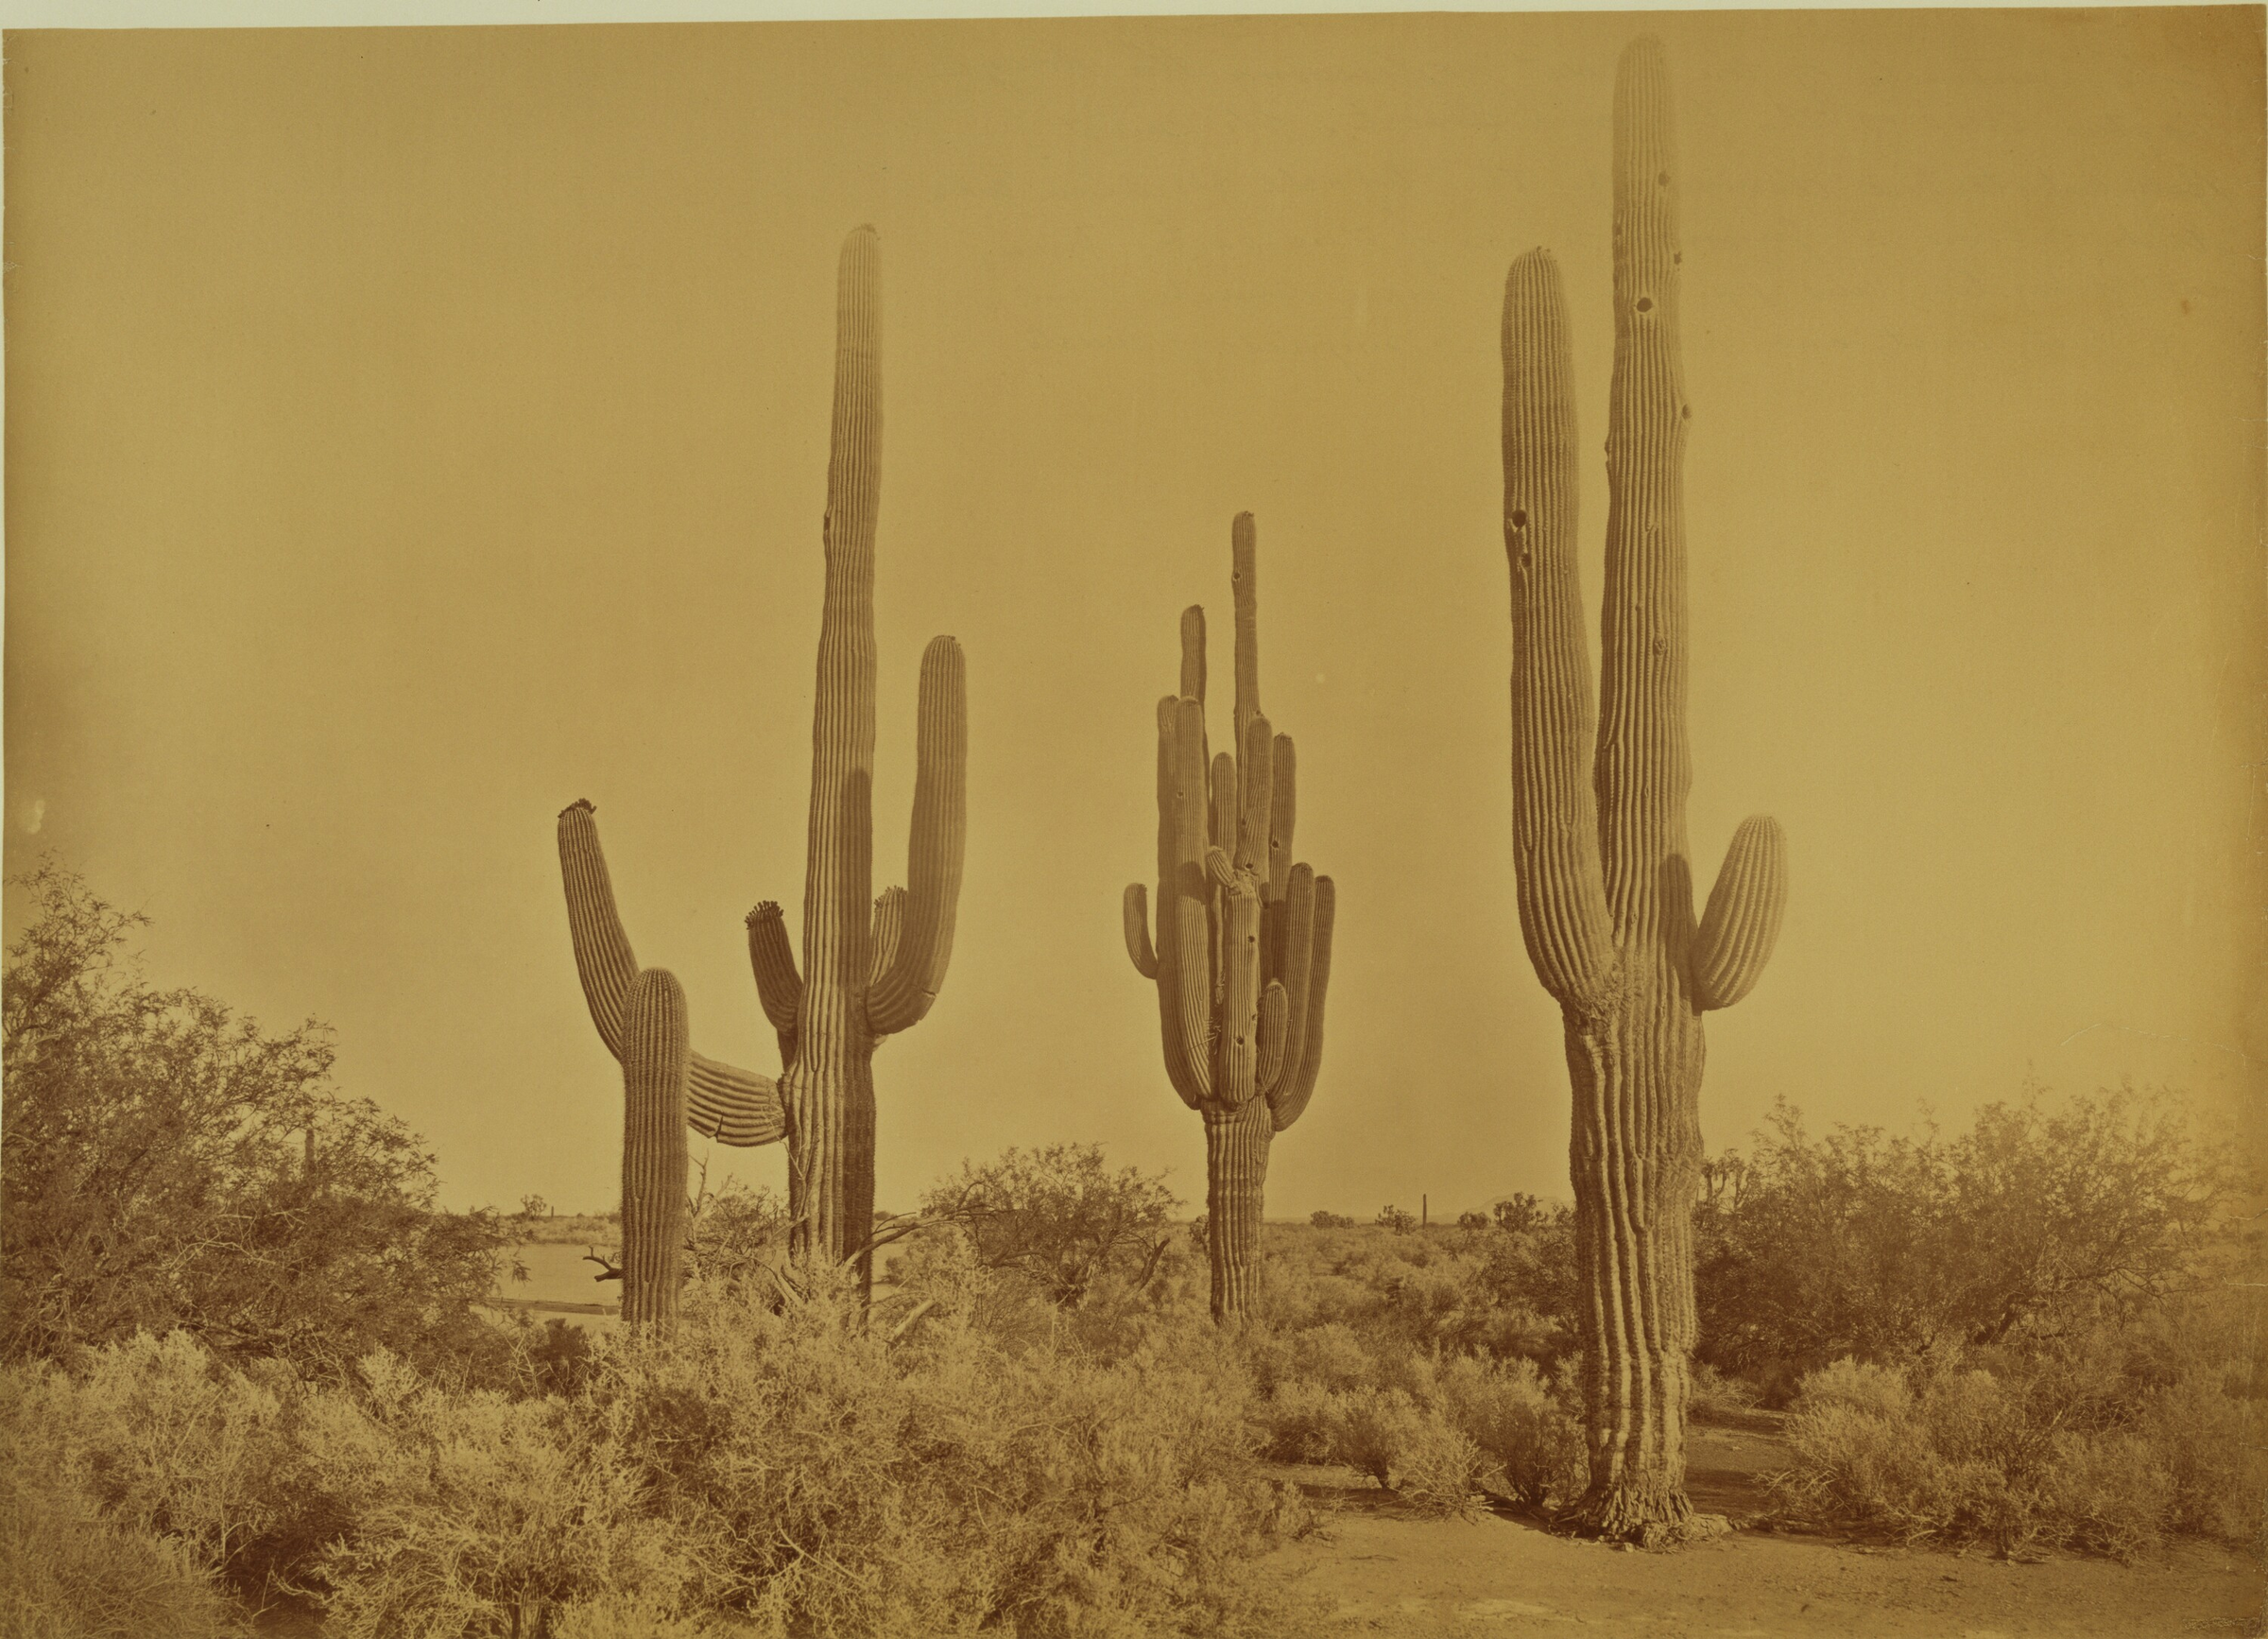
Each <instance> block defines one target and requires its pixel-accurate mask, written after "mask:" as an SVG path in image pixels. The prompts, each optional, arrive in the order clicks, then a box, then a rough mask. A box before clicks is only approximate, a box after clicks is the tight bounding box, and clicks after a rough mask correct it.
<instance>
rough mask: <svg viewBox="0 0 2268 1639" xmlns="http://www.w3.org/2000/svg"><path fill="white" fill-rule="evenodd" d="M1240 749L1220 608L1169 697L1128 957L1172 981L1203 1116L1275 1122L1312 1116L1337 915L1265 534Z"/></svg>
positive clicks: (1185, 1086) (1178, 1052) (1192, 615)
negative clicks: (1221, 727) (1209, 648)
mask: <svg viewBox="0 0 2268 1639" xmlns="http://www.w3.org/2000/svg"><path fill="white" fill-rule="evenodd" d="M1231 549H1232V585H1233V588H1234V593H1235V618H1236V673H1235V676H1236V701H1235V712H1234V716H1233V719H1232V721H1233V723H1234V728H1235V736H1236V747H1237V749H1236V750H1235V751H1234V752H1230V751H1222V752H1220V753H1219V754H1218V755H1213V754H1211V750H1210V747H1209V745H1208V742H1207V738H1206V731H1205V672H1206V667H1205V612H1204V610H1203V609H1202V608H1201V607H1197V606H1194V605H1193V606H1192V607H1191V608H1189V609H1187V610H1185V611H1184V612H1182V615H1181V688H1180V692H1179V693H1178V694H1176V695H1169V696H1167V697H1166V698H1165V699H1161V700H1160V701H1159V702H1158V931H1157V939H1156V941H1155V942H1154V943H1153V941H1152V940H1151V936H1150V918H1149V909H1148V904H1147V893H1146V890H1145V889H1144V888H1143V885H1142V884H1141V883H1139V882H1138V883H1134V884H1132V885H1130V886H1129V887H1128V888H1127V889H1126V892H1125V935H1126V950H1127V954H1128V955H1129V956H1130V957H1132V958H1133V961H1134V966H1135V968H1136V969H1137V970H1138V971H1139V972H1140V973H1141V974H1142V975H1143V977H1144V978H1150V979H1155V980H1156V981H1157V984H1158V998H1159V1013H1160V1026H1161V1028H1162V1031H1163V1036H1164V1043H1165V1067H1166V1075H1167V1077H1168V1078H1169V1079H1170V1080H1171V1081H1172V1082H1173V1084H1174V1090H1175V1091H1176V1092H1177V1093H1178V1094H1179V1095H1180V1096H1181V1098H1182V1101H1183V1102H1184V1103H1186V1104H1188V1105H1189V1106H1190V1107H1191V1108H1192V1109H1194V1110H1202V1111H1207V1112H1210V1113H1225V1112H1232V1111H1235V1110H1239V1109H1241V1108H1243V1107H1244V1106H1245V1105H1246V1103H1247V1102H1248V1101H1249V1100H1251V1099H1253V1098H1255V1097H1260V1098H1264V1099H1266V1100H1267V1104H1268V1108H1269V1110H1270V1112H1271V1113H1272V1116H1273V1122H1274V1128H1275V1130H1277V1131H1281V1130H1283V1129H1285V1128H1286V1127H1289V1126H1290V1125H1291V1124H1292V1123H1293V1122H1294V1121H1296V1120H1297V1119H1298V1118H1299V1114H1300V1112H1301V1111H1303V1110H1305V1109H1306V1108H1307V1102H1308V1099H1309V1097H1310V1096H1312V1095H1313V1094H1314V1085H1315V1077H1316V1075H1317V1073H1318V1072H1319V1071H1320V1069H1321V1067H1322V1057H1323V1051H1322V1049H1323V999H1324V994H1325V992H1326V990H1327V989H1328V987H1329V983H1330V975H1331V933H1332V915H1333V910H1334V906H1335V895H1334V889H1333V887H1332V880H1331V878H1330V877H1328V876H1323V877H1318V876H1316V875H1315V874H1314V871H1311V870H1309V869H1308V867H1307V866H1305V865H1302V864H1295V863H1294V862H1293V859H1292V830H1293V825H1294V822H1295V820H1296V819H1297V794H1296V791H1297V787H1296V770H1297V761H1296V757H1295V753H1294V750H1293V747H1292V739H1291V736H1290V735H1288V734H1279V733H1275V732H1274V730H1273V729H1272V728H1271V726H1270V725H1269V722H1268V719H1267V717H1266V716H1265V715H1264V714H1263V712H1262V710H1261V706H1260V635H1259V585H1258V549H1257V535H1256V531H1255V529H1254V527H1253V522H1252V515H1251V514H1250V513H1249V512H1245V513H1240V514H1239V515H1238V516H1237V519H1236V522H1235V525H1234V526H1233V528H1232V530H1231Z"/></svg>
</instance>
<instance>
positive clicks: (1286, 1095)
mask: <svg viewBox="0 0 2268 1639" xmlns="http://www.w3.org/2000/svg"><path fill="white" fill-rule="evenodd" d="M1337 911H1338V889H1336V888H1335V887H1334V886H1333V885H1332V880H1331V878H1330V877H1328V876H1318V877H1316V878H1315V887H1314V937H1313V940H1312V949H1311V951H1310V954H1309V956H1308V977H1307V1006H1306V1009H1305V1012H1306V1017H1305V1018H1304V1019H1303V1020H1302V1021H1301V1022H1302V1024H1303V1026H1304V1028H1303V1029H1302V1030H1301V1031H1300V1042H1299V1065H1298V1069H1297V1072H1296V1073H1294V1074H1293V1075H1290V1076H1288V1077H1284V1078H1281V1080H1280V1087H1279V1089H1278V1092H1277V1094H1276V1095H1275V1096H1273V1097H1271V1098H1270V1099H1269V1100H1268V1108H1269V1112H1270V1114H1271V1117H1272V1119H1273V1121H1274V1123H1275V1130H1277V1131H1279V1132H1281V1131H1282V1130H1284V1129H1285V1128H1287V1127H1289V1126H1290V1125H1291V1124H1292V1123H1293V1122H1295V1121H1297V1120H1298V1119H1299V1117H1300V1115H1301V1113H1304V1112H1305V1111H1306V1109H1307V1101H1308V1100H1309V1099H1310V1098H1313V1097H1314V1096H1315V1078H1316V1077H1317V1076H1319V1075H1320V1074H1322V1070H1323V998H1324V995H1325V993H1326V992H1329V990H1330V989H1331V928H1332V921H1333V920H1334V919H1335V917H1336V915H1337ZM1284 1051H1285V1054H1286V1056H1287V1057H1288V1056H1289V1054H1290V1052H1291V1046H1290V1044H1289V1043H1288V1042H1287V1043H1286V1044H1285V1048H1284Z"/></svg>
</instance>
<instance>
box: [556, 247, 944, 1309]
mask: <svg viewBox="0 0 2268 1639" xmlns="http://www.w3.org/2000/svg"><path fill="white" fill-rule="evenodd" d="M881 331H882V298H881V289H880V250H879V246H878V244H877V241H876V239H875V235H874V231H873V230H872V229H871V228H860V229H858V230H857V231H856V232H855V233H852V234H851V236H850V238H849V239H848V240H846V241H845V242H844V245H843V251H842V257H841V260H840V262H839V264H838V266H837V270H836V321H835V371H834V422H833V438H832V441H831V445H830V452H829V457H828V466H827V511H826V517H825V520H824V523H823V525H822V528H821V539H822V543H823V546H824V549H825V552H826V591H825V598H824V602H823V605H822V608H821V612H820V619H819V659H818V688H817V701H816V711H815V714H814V718H813V725H812V782H811V819H810V828H809V832H808V836H807V853H806V855H805V876H804V890H803V964H802V971H801V972H800V973H799V972H798V969H797V963H796V958H795V953H794V949H793V947H792V945H791V944H790V942H789V940H788V935H787V930H786V924H785V919H784V918H783V917H782V913H781V909H780V906H778V905H777V904H776V903H773V902H770V901H766V902H765V903H764V904H761V905H759V906H757V907H756V908H755V909H754V910H752V911H750V912H749V913H748V915H747V919H746V923H747V941H748V960H749V965H750V967H751V969H752V970H753V972H754V975H755V979H756V989H757V995H758V998H759V1000H760V1001H761V1002H762V1004H763V1007H764V1011H765V1017H766V1018H767V1019H768V1020H769V1021H770V1023H771V1025H772V1027H773V1029H774V1030H775V1031H776V1032H777V1033H778V1036H779V1041H780V1058H781V1063H782V1076H781V1078H780V1079H779V1080H778V1081H777V1082H775V1081H774V1080H773V1079H772V1078H769V1077H765V1076H757V1075H752V1074H750V1073H748V1072H746V1071H741V1070H734V1069H732V1068H731V1067H730V1066H728V1065H721V1064H717V1063H715V1062H713V1061H710V1060H707V1059H704V1058H702V1057H701V1056H700V1055H699V1054H697V1053H693V1052H691V1050H690V1048H688V1049H687V1065H688V1067H687V1073H686V1077H685V1111H686V1119H687V1121H688V1122H689V1123H690V1124H691V1126H693V1127H694V1128H695V1129H696V1130H699V1131H701V1132H703V1133H704V1134H707V1135H709V1136H712V1137H714V1138H716V1139H717V1140H719V1141H720V1142H722V1143H726V1144H734V1145H755V1144H769V1143H772V1142H775V1141H777V1140H779V1139H781V1138H782V1137H784V1138H785V1139H786V1140H787V1146H788V1201H789V1209H790V1214H791V1216H792V1218H793V1220H794V1228H793V1236H794V1245H795V1249H796V1250H797V1251H799V1253H801V1254H803V1255H807V1256H814V1257H819V1258H824V1259H827V1260H829V1261H834V1262H844V1261H850V1260H852V1259H855V1260H856V1262H857V1265H858V1268H859V1274H860V1278H861V1284H862V1285H865V1284H866V1283H867V1282H868V1281H870V1279H871V1268H870V1261H869V1257H868V1250H867V1249H868V1240H869V1239H870V1238H871V1235H872V1225H873V1216H874V1115H875V1111H874V1078H873V1071H872V1061H873V1055H874V1047H875V1044H877V1043H879V1042H880V1041H881V1040H882V1039H883V1038H884V1037H885V1036H889V1035H893V1034H895V1033H897V1032H898V1031H900V1030H903V1029H906V1028H908V1027H911V1026H913V1025H915V1024H918V1023H919V1021H920V1020H921V1019H922V1018H923V1017H924V1016H926V1015H927V1013H928V1011H929V1009H930V1006H931V1004H932V1003H933V1002H935V1001H936V996H937V992H938V991H939V990H940V989H941V988H942V987H943V985H944V982H945V972H946V968H947V966H948V964H949V962H950V960H951V958H952V954H953V933H954V913H955V909H956V907H957V906H958V904H959V898H960V884H961V862H962V855H963V842H964V837H965V835H966V830H967V811H968V801H967V775H966V764H967V745H968V723H967V717H968V710H967V694H968V689H967V681H966V678H965V675H964V669H963V664H962V659H961V649H960V646H959V645H958V644H957V643H955V642H954V640H953V639H952V638H950V637H939V638H936V639H933V640H932V641H931V643H930V645H929V647H928V649H927V651H926V652H925V653H924V654H923V656H922V660H921V682H920V698H919V703H918V705H917V708H916V710H917V752H916V756H917V766H916V771H915V782H914V816H913V828H912V839H911V843H910V845H909V848H908V851H907V866H906V871H907V874H906V885H905V886H904V887H903V888H892V889H889V890H887V891H886V892H885V893H884V894H883V895H882V896H881V897H880V898H879V899H878V898H875V897H874V896H873V892H872V873H873V844H874V826H873V812H872V800H873V785H874V534H875V520H876V515H877V512H878V509H879V503H880V494H881V461H882V367H881ZM591 813H592V810H591V805H590V804H589V803H588V802H582V803H577V804H576V805H575V806H573V807H571V808H569V809H568V810H567V812H566V813H564V814H562V815H560V817H559V860H560V866H561V870H562V871H563V873H564V876H565V880H566V887H567V906H568V920H569V923H570V926H571V928H572V929H573V932H574V938H575V950H576V966H577V970H578V971H579V973H580V974H581V975H582V981H583V993H584V995H585V997H586V999H587V1000H588V1001H589V1003H590V1006H591V1015H592V1018H593V1022H595V1023H596V1025H597V1026H598V1031H599V1035H600V1037H601V1039H602V1040H604V1041H605V1042H606V1044H607V1045H608V1047H609V1048H610V1050H611V1051H613V1052H614V1053H615V1055H616V1057H617V1058H621V1057H622V1056H623V1051H624V1046H623V1035H624V1028H625V1027H624V1023H623V1010H624V1007H625V1003H626V999H627V996H628V995H629V993H630V991H631V987H632V981H633V980H634V979H637V978H639V977H641V976H642V975H640V974H639V970H638V966H637V963H636V960H635V958H633V957H632V956H631V954H630V946H629V940H628V939H627V936H626V935H625V934H624V932H623V929H622V923H621V920H620V918H619V917H618V916H617V914H616V912H615V908H614V899H613V890H612V889H611V888H610V886H609V884H608V880H607V871H606V862H605V860H604V858H603V857H602V856H601V855H600V854H599V849H598V834H597V831H596V829H595V827H594V825H593V821H592V819H591ZM626 1075H627V1061H626ZM648 1130H649V1128H648V1127H646V1126H640V1127H639V1128H638V1131H640V1132H646V1131H648ZM649 1142H651V1141H650V1140H646V1139H635V1138H634V1139H633V1140H632V1144H633V1147H635V1146H637V1145H641V1144H646V1143H649ZM653 1163H654V1165H656V1166H658V1167H660V1168H662V1170H667V1169H668V1167H669V1166H670V1165H672V1164H671V1163H670V1162H669V1161H668V1159H667V1157H666V1156H657V1157H654V1158H653ZM642 1165H643V1164H642ZM674 1165H675V1167H676V1174H677V1176H678V1178H679V1194H680V1196H681V1195H682V1192H683V1174H684V1170H685V1166H684V1154H683V1147H682V1138H681V1135H680V1138H679V1151H678V1159H677V1161H676V1163H675V1164H674ZM630 1169H631V1163H630V1160H629V1158H628V1157H627V1155H626V1158H625V1177H626V1179H627V1178H628V1177H629V1176H630ZM643 1175H644V1174H643V1172H642V1173H641V1176H643ZM681 1210H682V1209H681V1206H680V1211H681ZM626 1211H627V1206H626Z"/></svg>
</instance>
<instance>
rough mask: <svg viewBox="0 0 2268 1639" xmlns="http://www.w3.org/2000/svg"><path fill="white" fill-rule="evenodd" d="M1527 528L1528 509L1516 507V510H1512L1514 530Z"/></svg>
mask: <svg viewBox="0 0 2268 1639" xmlns="http://www.w3.org/2000/svg"><path fill="white" fill-rule="evenodd" d="M1527 526H1528V509H1526V508H1525V507H1515V508H1513V509H1512V527H1513V528H1515V529H1525V528H1526V527H1527Z"/></svg>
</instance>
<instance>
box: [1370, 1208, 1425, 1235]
mask: <svg viewBox="0 0 2268 1639" xmlns="http://www.w3.org/2000/svg"><path fill="white" fill-rule="evenodd" d="M1378 1227H1379V1228H1380V1229H1383V1230H1391V1231H1393V1232H1394V1233H1395V1234H1398V1235H1409V1234H1417V1214H1416V1213H1414V1212H1411V1211H1410V1210H1409V1209H1408V1208H1406V1207H1399V1206H1382V1207H1380V1208H1379V1209H1378Z"/></svg>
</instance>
